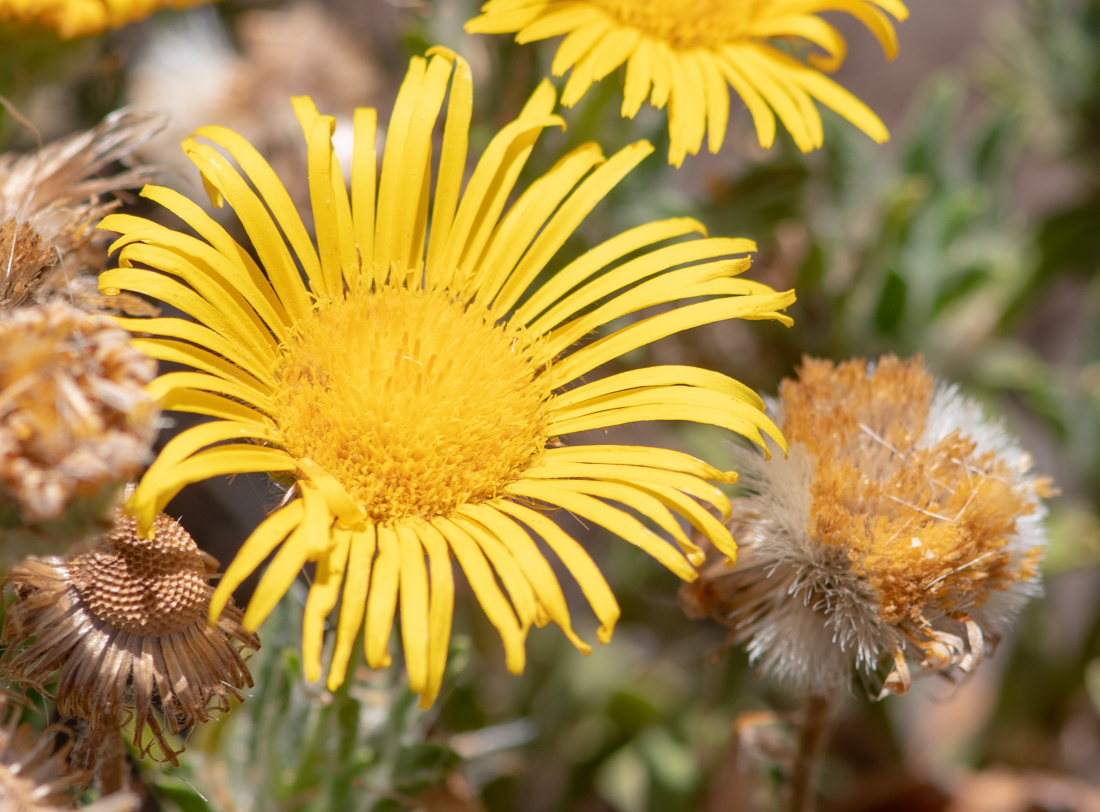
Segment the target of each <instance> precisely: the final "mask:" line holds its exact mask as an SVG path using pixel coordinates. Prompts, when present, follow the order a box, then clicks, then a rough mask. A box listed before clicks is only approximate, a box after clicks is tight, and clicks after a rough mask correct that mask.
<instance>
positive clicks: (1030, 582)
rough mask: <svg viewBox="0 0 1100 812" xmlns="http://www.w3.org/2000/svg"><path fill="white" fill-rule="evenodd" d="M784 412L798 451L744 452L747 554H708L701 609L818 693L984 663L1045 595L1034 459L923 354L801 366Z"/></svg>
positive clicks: (781, 406)
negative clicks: (728, 558)
mask: <svg viewBox="0 0 1100 812" xmlns="http://www.w3.org/2000/svg"><path fill="white" fill-rule="evenodd" d="M774 411H775V416H776V423H777V424H778V425H780V426H781V427H782V430H783V433H784V435H785V436H786V438H787V440H788V442H789V443H790V454H789V457H788V458H787V459H785V460H784V459H779V458H776V459H773V460H772V461H770V462H765V461H764V459H763V458H762V457H759V456H757V455H753V454H750V453H744V454H742V455H741V456H740V458H739V460H738V461H739V462H740V463H741V465H739V466H738V467H739V470H741V471H742V474H743V479H742V484H743V485H744V486H745V488H746V490H747V493H746V495H745V496H743V497H742V498H740V499H737V500H735V501H734V504H733V517H732V518H731V520H730V522H729V527H730V529H731V530H732V531H733V534H734V537H735V538H736V539H737V541H738V544H739V548H740V549H739V555H738V561H737V565H736V567H735V568H734V569H732V570H731V569H729V568H728V567H726V565H725V563H724V562H720V561H718V560H717V559H718V558H719V557H718V556H717V555H714V556H712V558H713V559H714V563H713V564H711V565H709V566H707V567H705V568H704V571H703V573H702V577H701V578H700V579H699V580H698V581H697V582H696V583H693V584H690V585H688V586H686V587H684V589H683V591H682V592H681V596H682V598H683V602H684V605H685V609H686V610H687V611H688V613H689V614H692V615H695V616H701V615H709V616H711V617H714V618H715V619H718V620H720V621H721V622H722V623H724V624H726V625H727V626H729V628H730V637H731V640H732V641H734V642H739V643H744V644H746V647H747V649H748V652H749V657H750V659H751V660H752V661H753V662H754V663H756V664H758V665H759V666H760V668H761V670H762V671H763V672H764V673H766V674H769V675H771V676H773V677H775V678H777V679H779V680H781V681H783V682H785V683H787V684H788V685H789V686H790V687H792V688H794V689H796V690H798V691H799V692H806V693H810V694H815V695H820V696H827V695H829V694H830V693H831V692H832V691H834V690H835V689H836V688H838V687H841V686H844V685H846V684H847V683H848V681H849V679H850V678H851V676H852V674H853V673H855V672H859V673H862V674H863V675H866V676H872V675H875V674H879V675H880V679H881V683H880V684H881V686H882V691H883V692H884V693H885V692H893V693H903V692H905V691H906V690H907V689H908V688H909V686H910V684H911V680H912V677H913V675H914V673H916V674H933V673H943V674H947V675H949V676H951V675H956V676H961V675H965V674H966V673H969V672H970V671H971V670H973V669H974V668H975V667H977V665H978V664H979V663H980V662H981V660H982V658H983V656H984V655H985V653H986V650H987V648H988V647H989V645H990V643H991V642H994V641H996V639H997V638H998V637H999V636H1000V635H1002V634H1003V633H1004V632H1005V631H1006V630H1007V629H1008V628H1009V626H1010V625H1011V622H1012V620H1013V618H1014V617H1015V616H1016V614H1017V613H1018V612H1019V610H1020V608H1021V607H1022V606H1023V604H1024V603H1025V602H1026V601H1027V600H1028V598H1029V597H1031V596H1032V595H1035V594H1036V593H1037V592H1039V591H1040V587H1039V562H1040V560H1041V558H1042V555H1043V551H1044V548H1045V545H1046V533H1045V531H1044V529H1043V518H1044V517H1045V515H1046V508H1045V507H1044V505H1043V501H1042V500H1043V498H1044V497H1046V496H1049V495H1050V494H1051V493H1052V488H1051V485H1050V482H1049V480H1047V479H1045V478H1042V477H1038V476H1036V474H1035V473H1034V471H1033V470H1032V461H1031V458H1030V456H1029V455H1027V454H1026V453H1025V452H1024V451H1023V450H1022V449H1021V448H1020V447H1019V445H1018V444H1017V443H1016V442H1015V440H1013V439H1012V438H1011V437H1009V436H1008V434H1007V432H1006V431H1005V430H1004V427H1003V426H1002V425H1001V424H1000V423H998V422H996V421H991V420H989V419H988V418H986V417H985V416H984V414H983V412H982V409H981V408H980V407H979V406H978V404H976V403H974V402H973V401H970V400H967V399H966V398H963V397H962V396H961V395H960V394H959V392H958V389H957V388H956V387H954V386H951V385H948V384H944V383H942V382H937V381H936V380H935V379H934V378H933V377H932V375H931V374H929V372H928V371H927V370H926V369H925V367H924V365H923V363H922V362H921V360H920V359H919V358H916V359H912V360H909V361H901V360H899V359H897V358H895V357H893V356H886V357H884V358H882V359H880V360H879V361H878V363H877V364H875V363H868V362H867V361H865V360H863V359H859V360H855V361H849V362H847V363H843V364H839V365H834V364H833V363H831V362H829V361H819V360H814V359H806V360H805V361H804V362H803V366H802V370H801V372H800V375H799V380H798V381H791V380H788V381H784V383H783V385H782V387H781V388H780V399H779V402H777V403H776V404H774ZM880 669H881V670H880ZM883 674H884V676H882V675H883Z"/></svg>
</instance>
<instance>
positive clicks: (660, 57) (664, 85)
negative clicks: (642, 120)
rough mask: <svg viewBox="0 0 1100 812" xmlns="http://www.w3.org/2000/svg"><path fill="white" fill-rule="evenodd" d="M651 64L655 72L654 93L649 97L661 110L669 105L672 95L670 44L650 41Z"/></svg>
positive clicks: (656, 40) (651, 102)
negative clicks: (670, 95)
mask: <svg viewBox="0 0 1100 812" xmlns="http://www.w3.org/2000/svg"><path fill="white" fill-rule="evenodd" d="M649 43H650V53H651V54H652V61H651V62H650V64H651V66H652V71H653V92H652V93H651V94H650V96H649V103H650V104H652V105H653V106H654V107H656V108H657V109H658V110H660V109H661V108H662V107H664V106H665V105H666V104H667V103H668V97H669V94H671V93H672V60H673V58H674V57H673V53H672V49H671V48H669V47H668V43H666V42H664V41H663V40H659V39H650V40H649Z"/></svg>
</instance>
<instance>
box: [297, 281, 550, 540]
mask: <svg viewBox="0 0 1100 812" xmlns="http://www.w3.org/2000/svg"><path fill="white" fill-rule="evenodd" d="M535 349H536V347H535V344H534V341H533V340H532V338H531V337H530V336H529V335H528V334H527V333H526V332H525V331H524V330H523V329H522V328H516V327H514V326H504V325H498V324H495V323H494V322H493V321H492V320H491V319H490V318H489V317H488V315H487V312H486V311H485V310H484V308H481V307H479V306H477V305H469V304H468V303H466V302H463V301H461V300H458V299H456V298H455V297H454V295H453V294H452V293H448V292H441V291H424V290H422V289H419V288H416V287H406V286H404V285H399V284H386V285H382V286H380V287H378V288H376V289H373V290H367V291H362V292H360V293H349V294H348V296H347V298H346V299H344V300H343V301H339V302H334V303H329V304H326V305H324V306H322V307H319V308H318V309H316V310H315V311H314V312H313V313H312V314H311V316H310V317H309V318H307V319H305V320H303V321H302V322H300V323H299V325H297V330H296V332H295V334H294V336H293V338H291V339H290V340H288V341H287V343H286V344H285V345H284V346H283V347H282V361H281V364H280V368H279V381H280V386H279V390H278V393H277V396H276V407H277V411H276V414H277V416H278V422H279V427H280V429H281V431H282V434H283V437H284V447H285V448H286V450H287V451H288V452H289V453H290V454H292V455H294V456H295V457H298V458H309V459H311V460H312V461H313V462H315V463H317V464H319V465H320V466H321V467H323V468H324V469H325V470H326V471H328V472H330V473H331V474H332V475H333V476H334V477H335V478H336V479H337V480H338V481H339V482H340V483H341V484H342V485H343V486H344V487H345V488H346V489H347V490H348V492H349V493H350V494H351V495H352V496H353V497H355V498H356V500H357V501H358V502H359V504H360V505H362V506H363V508H364V509H365V511H366V512H367V515H368V516H369V517H370V518H371V519H372V520H374V521H376V522H384V521H391V520H395V519H401V518H406V517H410V516H420V517H425V518H430V517H433V516H439V515H447V514H448V513H450V512H451V511H453V510H454V509H455V508H457V507H458V506H459V505H461V504H463V503H465V502H467V501H470V500H473V499H477V500H484V499H491V498H493V497H495V496H496V495H497V494H498V493H500V491H501V489H503V488H504V487H505V486H506V485H508V484H509V483H511V482H513V481H514V480H515V479H516V477H517V476H518V474H520V473H521V472H522V471H523V470H524V469H525V468H526V467H527V466H528V465H529V464H530V463H531V461H532V460H533V458H534V457H535V455H536V454H538V453H539V452H540V451H541V450H542V449H543V448H545V446H546V443H547V440H548V439H549V438H548V435H547V429H546V423H547V421H546V418H545V416H544V404H545V402H546V401H547V399H548V398H549V397H550V394H551V391H550V388H549V387H548V386H547V385H546V383H545V382H544V381H543V379H542V378H541V377H540V375H539V369H538V367H537V366H536V365H535V363H534V362H533V361H532V357H533V355H534V351H535Z"/></svg>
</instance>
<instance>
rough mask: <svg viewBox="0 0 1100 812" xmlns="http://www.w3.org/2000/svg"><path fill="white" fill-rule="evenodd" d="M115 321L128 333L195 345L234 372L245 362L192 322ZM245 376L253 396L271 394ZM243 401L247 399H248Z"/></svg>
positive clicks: (233, 348) (226, 343) (228, 343)
mask: <svg viewBox="0 0 1100 812" xmlns="http://www.w3.org/2000/svg"><path fill="white" fill-rule="evenodd" d="M115 320H116V321H117V322H118V323H119V326H121V327H122V328H123V329H126V330H129V331H130V332H132V333H137V334H139V335H140V334H141V333H151V334H153V335H159V336H165V337H167V338H179V339H183V340H184V341H189V342H191V343H192V344H197V345H198V346H199V347H203V348H205V349H207V350H211V351H213V352H216V353H218V355H220V356H222V358H224V359H226V360H227V361H230V362H231V363H232V365H233V366H234V367H235V368H237V369H241V367H242V365H243V364H244V363H247V362H246V361H245V359H244V357H243V356H242V355H241V353H240V351H239V350H238V347H237V345H236V344H235V343H234V342H233V341H230V340H229V339H227V338H225V337H224V336H220V335H218V334H217V333H215V332H214V331H213V330H211V329H210V328H209V327H203V326H202V325H201V324H195V323H194V322H192V321H184V320H183V319H166V318H153V319H147V318H140V319H127V318H120V317H116V319H115ZM162 360H168V359H162ZM241 371H242V372H243V370H241ZM257 371H260V370H257ZM264 375H265V377H268V376H267V372H266V368H264ZM247 377H248V379H249V380H250V381H251V382H254V383H255V384H256V385H255V386H254V385H252V384H246V386H247V388H248V389H249V390H251V391H253V392H255V393H256V394H257V395H259V394H260V393H266V392H270V391H271V390H270V387H269V386H267V385H264V384H262V383H260V382H259V381H258V380H257V379H256V378H254V377H253V376H252V375H248V376H247ZM255 396H256V395H253V396H252V397H255ZM244 399H245V400H247V399H248V398H244Z"/></svg>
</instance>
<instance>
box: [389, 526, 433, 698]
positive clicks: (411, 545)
mask: <svg viewBox="0 0 1100 812" xmlns="http://www.w3.org/2000/svg"><path fill="white" fill-rule="evenodd" d="M396 530H397V541H398V544H399V546H400V555H401V567H400V576H401V643H402V645H403V647H404V649H405V667H406V668H407V670H408V674H409V690H410V691H412V692H413V693H414V694H422V693H424V691H425V690H427V688H428V570H427V568H426V567H425V566H424V548H423V547H421V546H420V539H419V538H418V537H417V534H416V533H415V532H414V531H413V530H412V528H410V527H408V526H406V525H405V524H404V523H401V522H399V523H397V526H396Z"/></svg>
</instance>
